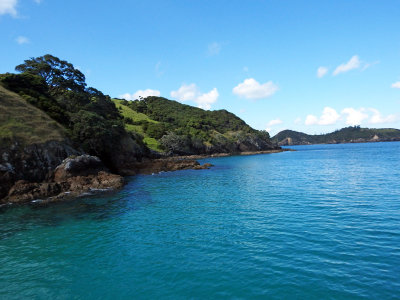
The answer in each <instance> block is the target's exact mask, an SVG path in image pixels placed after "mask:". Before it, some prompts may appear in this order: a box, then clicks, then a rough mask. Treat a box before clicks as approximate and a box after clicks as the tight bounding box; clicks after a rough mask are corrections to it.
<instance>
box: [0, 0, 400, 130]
mask: <svg viewBox="0 0 400 300" xmlns="http://www.w3.org/2000/svg"><path fill="white" fill-rule="evenodd" d="M399 16H400V2H399V1H397V0H396V1H367V0H363V1H278V0H276V1H262V0H254V1H234V0H231V1H222V0H219V1H218V0H214V1H208V0H203V1H189V0H185V1H183V0H182V1H168V0H164V1H118V0H116V1H97V2H94V1H76V0H70V1H54V0H41V1H39V0H0V36H1V41H2V43H1V45H2V47H0V54H1V57H2V60H1V64H0V73H4V72H13V71H14V67H15V66H16V65H18V64H20V63H22V62H23V60H25V59H28V58H30V57H36V56H41V55H44V54H47V53H49V54H52V55H55V56H57V57H59V58H61V59H64V60H67V61H69V62H71V63H73V64H74V66H75V67H78V68H79V69H80V70H81V71H82V72H83V73H84V74H85V75H86V78H87V82H88V85H90V86H93V87H95V88H97V89H99V90H101V91H103V92H104V93H106V94H109V95H110V96H112V97H125V98H127V99H134V98H136V97H137V96H138V95H143V96H146V95H148V94H155V95H161V96H163V97H166V98H169V99H175V100H179V101H181V102H183V103H186V104H190V105H194V106H199V107H202V108H206V109H227V110H229V111H231V112H233V113H235V114H237V115H238V116H239V117H241V118H243V119H244V120H245V121H246V122H247V123H248V124H250V125H251V126H253V127H255V128H257V129H267V128H268V131H270V133H271V134H272V135H273V134H275V133H277V132H278V131H280V130H282V129H293V130H298V131H303V132H307V133H324V132H329V131H332V130H335V129H338V128H342V127H344V126H349V125H361V126H365V127H375V128H382V127H395V128H400V17H399Z"/></svg>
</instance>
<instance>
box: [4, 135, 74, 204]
mask: <svg viewBox="0 0 400 300" xmlns="http://www.w3.org/2000/svg"><path fill="white" fill-rule="evenodd" d="M79 154H81V152H79V151H77V150H75V149H74V148H72V147H71V146H70V144H69V143H68V142H59V141H50V142H47V143H43V144H33V145H29V146H22V145H20V144H19V143H18V142H14V143H13V144H12V145H11V146H7V147H1V145H0V199H2V198H3V197H5V196H7V194H8V191H9V190H10V188H11V187H12V186H13V185H14V183H16V182H17V181H19V180H25V181H28V182H43V181H48V180H49V179H50V177H51V176H52V171H53V170H54V169H55V168H56V167H57V166H58V165H59V164H60V163H61V162H62V161H63V160H64V159H65V158H66V157H68V156H71V155H79Z"/></svg>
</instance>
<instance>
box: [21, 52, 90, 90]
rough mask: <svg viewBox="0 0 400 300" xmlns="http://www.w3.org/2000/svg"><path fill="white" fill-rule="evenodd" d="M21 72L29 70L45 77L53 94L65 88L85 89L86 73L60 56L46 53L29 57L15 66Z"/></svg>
mask: <svg viewBox="0 0 400 300" xmlns="http://www.w3.org/2000/svg"><path fill="white" fill-rule="evenodd" d="M15 70H17V71H19V72H24V73H25V72H28V73H31V74H34V75H39V76H41V77H43V78H44V80H45V81H46V83H47V85H48V86H49V91H50V93H51V94H54V95H55V94H57V93H59V92H63V91H65V90H70V91H75V92H81V91H83V90H84V89H85V87H86V83H85V75H84V74H83V73H82V72H81V71H79V70H78V69H75V68H74V66H73V65H72V64H71V63H69V62H67V61H65V60H60V59H59V58H58V57H55V56H52V55H50V54H46V55H44V56H40V57H32V58H31V59H27V60H25V61H24V63H23V64H20V65H18V66H16V67H15Z"/></svg>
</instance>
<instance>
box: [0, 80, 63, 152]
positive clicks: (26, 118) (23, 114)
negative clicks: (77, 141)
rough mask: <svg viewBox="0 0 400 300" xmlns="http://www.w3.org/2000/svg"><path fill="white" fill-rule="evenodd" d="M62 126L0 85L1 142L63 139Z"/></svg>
mask: <svg viewBox="0 0 400 300" xmlns="http://www.w3.org/2000/svg"><path fill="white" fill-rule="evenodd" d="M64 130H65V129H64V128H63V127H62V126H61V125H59V124H58V123H57V122H56V121H54V120H53V119H51V118H50V117H49V116H48V115H47V114H46V113H44V112H42V111H41V110H40V109H38V108H36V107H34V106H32V105H30V104H28V103H27V102H26V101H25V100H24V99H22V98H21V97H20V96H19V95H17V94H15V93H13V92H10V91H9V90H7V89H5V88H4V87H3V86H1V85H0V140H1V144H6V143H9V142H12V141H13V140H18V141H20V142H21V143H22V144H25V145H29V144H35V143H45V142H47V141H51V140H56V141H61V140H64V139H65V136H64Z"/></svg>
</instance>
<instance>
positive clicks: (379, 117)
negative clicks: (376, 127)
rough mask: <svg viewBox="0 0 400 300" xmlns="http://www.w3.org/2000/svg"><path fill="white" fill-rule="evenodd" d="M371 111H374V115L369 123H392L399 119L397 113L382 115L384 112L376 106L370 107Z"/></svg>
mask: <svg viewBox="0 0 400 300" xmlns="http://www.w3.org/2000/svg"><path fill="white" fill-rule="evenodd" d="M368 110H369V111H371V112H372V116H371V118H370V119H369V123H371V124H381V123H390V122H395V121H397V117H396V115H393V114H391V115H387V116H386V117H384V116H382V114H381V113H380V112H379V111H378V110H377V109H375V108H369V109H368Z"/></svg>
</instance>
